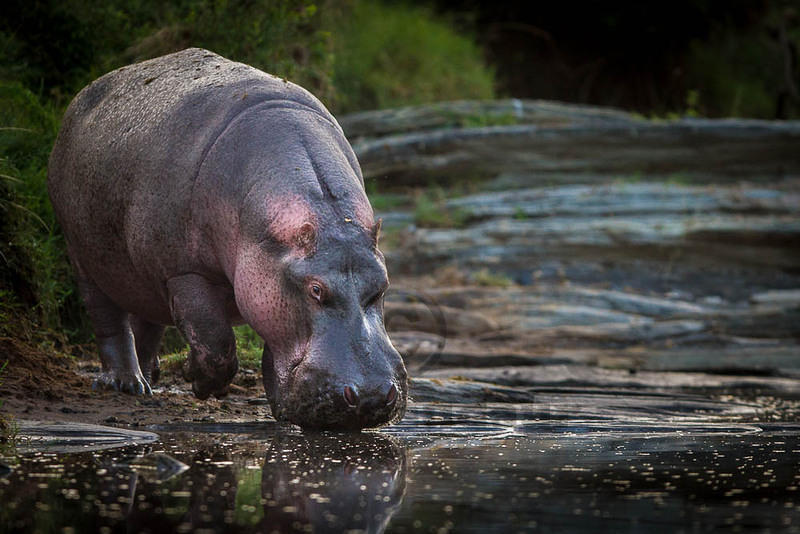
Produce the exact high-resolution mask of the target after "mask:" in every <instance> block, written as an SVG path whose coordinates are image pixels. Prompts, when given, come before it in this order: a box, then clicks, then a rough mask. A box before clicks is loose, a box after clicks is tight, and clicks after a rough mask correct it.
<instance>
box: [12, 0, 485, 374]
mask: <svg viewBox="0 0 800 534" xmlns="http://www.w3.org/2000/svg"><path fill="white" fill-rule="evenodd" d="M189 46H199V47H204V48H208V49H210V50H213V51H215V52H218V53H220V54H222V55H224V56H227V57H229V58H231V59H235V60H238V61H242V62H245V63H248V64H251V65H253V66H255V67H258V68H260V69H263V70H265V71H267V72H271V73H273V74H276V75H279V76H283V77H286V78H288V79H290V80H292V81H295V82H297V83H299V84H300V85H303V86H304V87H306V88H307V89H309V90H310V91H312V92H313V93H314V94H316V95H317V96H318V97H320V98H321V99H322V101H323V102H324V103H325V104H326V105H328V106H329V107H330V108H331V109H332V110H333V111H334V112H343V111H352V110H358V109H367V108H372V107H380V106H390V105H405V104H416V103H420V102H429V101H432V100H437V99H442V100H452V99H464V98H482V97H492V96H493V89H492V88H493V84H494V79H493V74H492V71H491V70H490V69H488V68H487V67H486V66H485V64H484V62H483V60H482V57H481V51H480V50H479V49H478V47H477V46H476V45H474V44H473V43H472V41H471V40H470V39H469V38H468V37H464V36H462V35H459V34H457V33H455V31H454V30H453V29H451V27H450V25H449V24H447V23H446V22H445V21H443V20H442V19H440V18H439V17H438V16H436V15H434V14H433V13H432V12H431V11H430V10H427V9H422V8H416V7H409V6H405V5H402V4H394V3H391V4H390V3H382V2H374V1H367V0H328V1H323V2H321V3H318V4H315V3H312V2H308V1H304V0H252V1H248V2H234V1H232V0H176V1H172V2H158V1H156V0H136V1H134V2H129V1H127V0H125V1H123V0H108V1H102V2H101V1H100V0H91V1H85V0H63V1H59V2H56V1H55V0H44V1H42V2H35V3H33V4H30V3H29V2H25V1H24V0H10V1H9V2H7V3H6V4H5V5H4V10H3V13H2V14H1V15H0V297H1V298H0V335H3V336H13V337H17V338H24V339H25V340H26V341H27V342H29V343H32V344H34V345H41V344H46V345H48V346H51V347H52V346H54V345H55V346H57V347H66V346H68V345H69V343H75V342H85V341H88V340H89V339H90V338H91V329H90V327H89V323H88V321H87V319H86V317H85V313H84V311H83V307H82V305H81V303H80V299H79V298H78V295H77V292H76V289H75V285H74V281H73V278H72V273H71V269H70V267H69V262H68V259H67V256H66V253H65V246H64V240H63V236H62V235H61V233H60V229H59V227H58V224H57V223H56V221H55V218H54V215H53V212H52V208H51V206H50V202H49V200H48V197H47V191H46V176H47V160H48V156H49V153H50V149H51V148H52V144H53V142H54V140H55V136H56V134H57V132H58V128H59V121H60V117H61V115H62V114H63V111H64V109H65V108H66V105H67V104H68V103H69V101H70V99H71V98H72V97H73V95H74V94H75V93H76V92H77V91H79V90H80V89H81V88H82V87H84V86H85V85H86V84H88V83H89V82H90V81H92V80H93V79H95V78H97V77H98V76H100V75H102V74H103V73H105V72H108V71H110V70H113V69H114V68H117V67H120V66H122V65H125V64H129V63H132V62H135V61H140V60H144V59H147V58H150V57H155V56H158V55H161V54H165V53H169V52H172V51H176V50H180V49H183V48H186V47H189ZM375 201H376V204H377V205H378V206H380V208H379V209H386V207H389V206H392V205H395V204H394V203H396V202H398V199H397V198H395V197H392V196H389V195H386V196H384V197H382V198H381V197H376V198H375ZM167 337H168V339H167V343H165V346H166V347H167V349H168V350H169V351H170V352H171V354H170V355H168V356H167V357H166V358H165V364H166V366H167V367H169V365H170V362H173V361H177V360H178V359H180V354H181V350H180V346H181V344H180V342H176V340H174V339H172V340H171V341H170V336H167ZM172 337H173V338H174V337H175V336H174V335H173V336H172ZM237 338H238V339H239V347H240V355H241V356H240V357H241V358H242V360H241V361H242V364H243V366H257V365H258V364H259V363H260V357H261V347H260V341H259V340H257V336H255V334H254V333H252V331H247V330H243V329H237ZM183 357H185V352H184V353H183ZM12 364H13V359H12Z"/></svg>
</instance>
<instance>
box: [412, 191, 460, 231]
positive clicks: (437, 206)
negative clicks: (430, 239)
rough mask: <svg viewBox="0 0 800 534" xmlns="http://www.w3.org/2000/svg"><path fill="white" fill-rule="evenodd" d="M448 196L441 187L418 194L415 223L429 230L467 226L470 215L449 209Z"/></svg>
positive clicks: (458, 209)
mask: <svg viewBox="0 0 800 534" xmlns="http://www.w3.org/2000/svg"><path fill="white" fill-rule="evenodd" d="M446 201H447V195H446V194H445V191H444V190H443V189H442V188H440V187H431V188H429V189H427V190H424V191H420V192H417V195H416V199H415V207H414V223H415V224H416V225H417V226H422V227H427V228H460V227H463V226H464V225H465V224H467V221H468V220H469V217H470V213H469V211H467V210H464V209H460V208H457V209H453V208H449V207H447V203H446Z"/></svg>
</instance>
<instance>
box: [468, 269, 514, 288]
mask: <svg viewBox="0 0 800 534" xmlns="http://www.w3.org/2000/svg"><path fill="white" fill-rule="evenodd" d="M469 278H470V281H471V282H472V283H473V284H475V285H479V286H484V287H502V288H506V287H511V286H513V285H514V281H513V280H512V279H511V278H509V277H508V276H505V275H503V274H498V273H493V272H491V271H489V269H481V270H479V271H475V272H474V273H471V274H470V277H469Z"/></svg>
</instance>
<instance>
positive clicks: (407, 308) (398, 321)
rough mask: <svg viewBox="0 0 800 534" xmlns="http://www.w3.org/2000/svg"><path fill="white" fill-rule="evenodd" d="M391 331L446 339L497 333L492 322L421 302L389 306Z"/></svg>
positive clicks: (466, 313)
mask: <svg viewBox="0 0 800 534" xmlns="http://www.w3.org/2000/svg"><path fill="white" fill-rule="evenodd" d="M385 323H386V329H387V330H388V331H390V332H391V331H401V330H417V331H420V332H430V333H434V334H440V335H442V334H445V335H467V336H470V335H477V334H482V333H486V332H490V331H492V330H496V329H497V324H496V323H495V322H494V321H493V320H492V319H490V318H488V317H486V316H484V315H480V314H476V313H471V312H468V311H465V310H459V309H455V308H450V307H448V306H432V305H430V304H428V303H419V302H386V303H385Z"/></svg>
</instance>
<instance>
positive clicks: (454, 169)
mask: <svg viewBox="0 0 800 534" xmlns="http://www.w3.org/2000/svg"><path fill="white" fill-rule="evenodd" d="M798 139H800V123H798V122H769V121H755V120H738V119H728V120H706V119H680V120H676V121H665V122H654V121H644V120H643V121H637V120H634V121H598V122H578V123H573V124H566V125H555V126H540V125H536V124H519V125H511V126H490V127H481V128H455V129H439V130H432V131H425V132H412V133H408V134H402V135H393V136H389V137H383V138H378V139H368V140H361V141H357V142H355V143H354V144H353V148H354V150H355V151H356V154H357V155H358V159H359V161H360V162H361V167H362V170H363V172H364V177H365V178H371V177H375V176H381V177H386V176H389V177H391V178H392V179H393V180H394V181H395V182H404V183H415V184H420V183H428V182H429V181H430V180H431V179H432V178H434V177H435V178H440V179H444V180H446V179H447V178H448V177H454V176H460V175H463V174H464V173H469V174H470V175H471V176H484V177H491V176H495V175H497V174H499V173H501V172H528V173H536V174H538V175H539V176H541V177H542V178H543V179H546V177H547V175H548V173H589V172H592V173H598V174H601V175H606V176H609V175H614V174H635V173H640V172H645V173H651V174H652V173H660V174H662V175H666V174H669V173H678V172H695V171H700V172H702V173H703V174H704V176H710V175H721V176H730V175H734V176H745V175H749V176H758V175H762V176H763V175H770V176H785V175H787V174H789V175H797V174H798V172H800V158H798V157H797V146H798Z"/></svg>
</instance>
